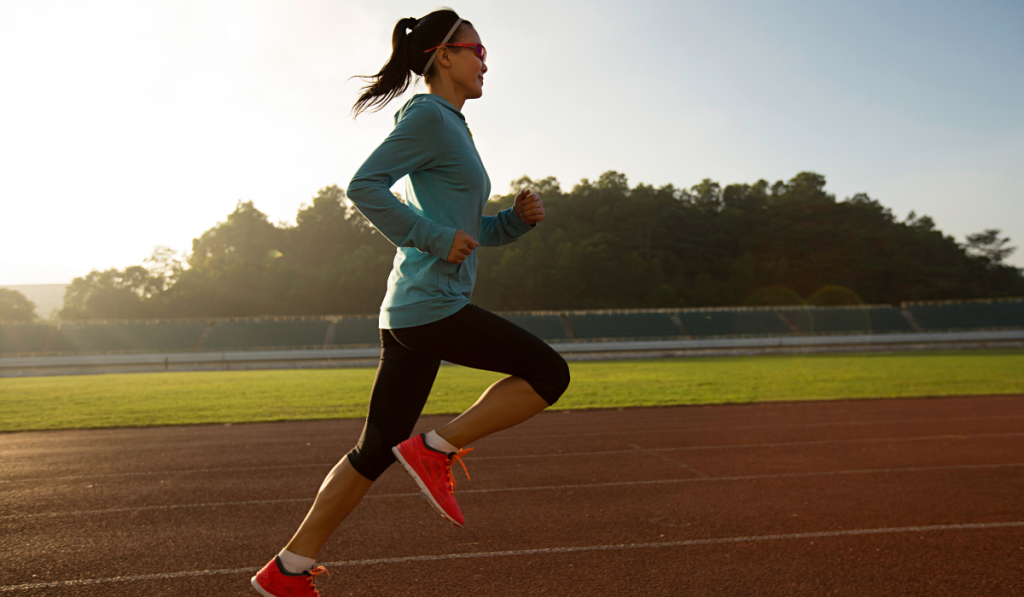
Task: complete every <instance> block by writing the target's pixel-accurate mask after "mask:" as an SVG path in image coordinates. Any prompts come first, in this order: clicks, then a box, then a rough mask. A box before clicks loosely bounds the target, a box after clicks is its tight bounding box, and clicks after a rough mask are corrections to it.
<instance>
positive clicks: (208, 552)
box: [0, 396, 1024, 597]
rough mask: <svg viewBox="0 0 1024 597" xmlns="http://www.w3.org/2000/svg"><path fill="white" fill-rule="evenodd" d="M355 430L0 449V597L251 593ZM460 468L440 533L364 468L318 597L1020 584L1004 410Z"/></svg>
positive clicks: (592, 422) (560, 429)
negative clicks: (456, 523) (454, 506)
mask: <svg viewBox="0 0 1024 597" xmlns="http://www.w3.org/2000/svg"><path fill="white" fill-rule="evenodd" d="M440 420H442V419H440V418H437V417H426V418H424V419H423V420H422V421H421V423H422V427H423V428H425V429H429V428H430V427H433V426H435V425H437V423H438V422H439V421H440ZM361 424H362V422H361V421H352V420H341V421H321V422H300V423H268V424H249V425H233V426H200V427H164V428H153V429H112V430H90V431H60V432H41V433H14V434H6V435H0V455H2V459H0V496H2V499H0V548H2V556H3V557H2V560H0V562H2V563H0V593H3V594H4V595H8V594H9V595H12V596H28V595H48V596H63V595H75V596H83V595H103V596H117V595H132V596H150V595H175V596H179V595H181V596H188V595H197V596H200V595H202V596H205V595H255V594H256V593H254V592H251V589H250V588H249V586H248V582H249V577H250V576H251V575H252V574H253V571H254V570H255V567H257V566H260V565H262V564H263V563H264V561H265V560H267V559H268V558H269V557H270V556H271V555H272V554H274V553H275V552H276V551H277V550H278V549H280V547H281V546H282V545H283V544H284V543H285V542H286V541H287V539H288V538H289V536H290V534H291V533H292V531H293V530H294V528H295V527H296V525H297V524H298V522H299V521H300V520H301V519H302V516H303V515H304V513H305V511H306V508H307V507H308V505H309V503H310V501H311V498H312V496H313V495H314V493H315V491H316V489H317V487H318V486H319V484H320V482H321V480H322V478H323V476H324V474H325V473H326V472H327V471H328V470H329V468H330V467H331V465H332V464H333V462H334V461H335V460H336V459H337V458H338V457H340V456H341V455H342V454H344V453H345V451H347V449H348V448H349V446H350V444H351V443H352V442H353V441H354V440H355V439H356V437H357V436H358V433H359V430H360V427H361ZM466 461H467V465H468V467H469V471H470V474H471V475H472V476H473V479H472V480H471V481H466V480H465V479H464V478H462V476H461V475H462V472H461V470H459V472H458V475H459V477H460V478H459V485H458V491H457V495H458V497H459V502H460V504H461V505H462V508H463V512H464V513H465V515H466V519H467V526H466V527H465V528H462V529H457V528H455V527H452V526H450V525H448V524H447V523H445V522H444V521H443V520H442V519H441V518H440V517H439V516H438V515H437V514H435V513H434V512H433V510H431V509H430V507H429V506H428V505H427V504H426V503H425V502H423V501H421V500H419V499H418V498H417V497H416V496H415V493H414V491H413V485H412V482H411V481H410V480H409V479H408V478H407V477H406V476H405V473H404V472H403V471H402V470H401V469H400V468H399V467H397V466H396V467H392V468H391V469H390V470H389V471H388V472H387V473H385V475H384V476H383V477H382V478H381V480H380V481H379V482H378V483H377V484H376V485H375V486H374V488H373V489H372V490H371V493H370V495H369V497H368V498H367V499H366V500H365V501H364V502H363V504H362V505H361V506H360V507H359V508H358V509H357V510H356V512H355V513H354V514H353V515H352V516H351V517H350V518H349V519H348V520H347V521H346V522H345V523H344V524H343V525H342V526H341V528H340V529H339V530H338V532H337V533H336V534H335V536H334V537H333V538H332V540H331V542H330V543H328V545H327V547H326V548H325V550H324V552H323V553H322V554H321V556H322V557H321V559H322V561H324V562H326V563H327V566H328V568H329V569H330V571H331V573H332V574H333V577H332V578H326V577H321V579H322V580H321V581H320V583H319V584H320V587H321V590H322V591H323V592H324V593H325V597H336V596H342V595H386V596H394V595H424V596H429V595H446V596H459V595H473V596H475V597H488V596H498V595H501V596H514V595H553V596H561V595H587V596H605V595H673V596H675V595H742V596H748V595H971V596H976V595H986V596H988V595H1021V594H1024V568H1022V566H1024V396H992V397H970V398H931V399H907V400H860V401H835V402H803V403H776V404H756V405H744V406H708V407H678V408H649V409H633V410H604V411H576V412H553V413H544V414H542V415H540V416H538V417H536V418H535V419H533V420H531V421H529V422H527V423H525V424H523V425H521V426H519V427H517V428H515V429H512V430H509V431H506V432H503V433H501V434H498V435H496V436H493V437H491V438H487V439H485V440H483V441H481V442H479V444H478V445H477V446H476V450H475V451H474V452H473V454H472V455H470V456H469V457H467V458H466ZM456 468H458V467H456Z"/></svg>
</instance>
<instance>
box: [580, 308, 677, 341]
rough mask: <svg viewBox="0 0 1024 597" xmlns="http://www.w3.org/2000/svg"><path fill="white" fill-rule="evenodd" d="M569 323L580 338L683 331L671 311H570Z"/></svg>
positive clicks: (667, 335)
mask: <svg viewBox="0 0 1024 597" xmlns="http://www.w3.org/2000/svg"><path fill="white" fill-rule="evenodd" d="M569 324H570V325H572V329H573V332H575V333H576V337H577V338H579V339H581V340H596V339H612V338H614V339H623V338H679V337H680V336H682V335H683V333H682V332H681V331H680V330H679V327H678V326H676V324H675V323H673V322H672V318H671V316H670V315H669V314H668V313H660V312H654V313H651V312H648V313H636V312H632V313H630V312H608V313H572V312H570V313H569Z"/></svg>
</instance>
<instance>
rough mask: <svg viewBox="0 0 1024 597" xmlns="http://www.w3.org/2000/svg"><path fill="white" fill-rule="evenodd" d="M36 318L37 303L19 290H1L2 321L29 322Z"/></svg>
mask: <svg viewBox="0 0 1024 597" xmlns="http://www.w3.org/2000/svg"><path fill="white" fill-rule="evenodd" d="M35 318H36V304H35V303H33V302H32V301H30V300H28V298H26V297H25V295H24V294H22V293H20V292H18V291H17V290H12V289H10V288H0V321H7V322H13V321H18V322H28V321H32V320H33V319H35Z"/></svg>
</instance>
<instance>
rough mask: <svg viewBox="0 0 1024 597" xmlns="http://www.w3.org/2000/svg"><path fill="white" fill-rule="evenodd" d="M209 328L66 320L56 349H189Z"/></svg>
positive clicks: (176, 323) (186, 323)
mask: <svg viewBox="0 0 1024 597" xmlns="http://www.w3.org/2000/svg"><path fill="white" fill-rule="evenodd" d="M205 327H206V322H204V321H156V322H134V321H129V322H109V323H64V324H61V326H60V328H58V329H57V336H56V339H55V340H54V344H53V350H54V351H55V352H132V351H155V350H173V351H180V350H188V349H190V348H192V346H193V345H194V344H195V342H196V340H197V339H198V338H199V334H200V333H201V332H202V331H203V328H205Z"/></svg>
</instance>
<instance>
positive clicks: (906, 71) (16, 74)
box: [0, 0, 1024, 285]
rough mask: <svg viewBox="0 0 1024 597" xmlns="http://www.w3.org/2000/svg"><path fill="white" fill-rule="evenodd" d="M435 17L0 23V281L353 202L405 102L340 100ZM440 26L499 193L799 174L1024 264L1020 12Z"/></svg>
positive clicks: (772, 13) (120, 7)
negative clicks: (348, 194)
mask: <svg viewBox="0 0 1024 597" xmlns="http://www.w3.org/2000/svg"><path fill="white" fill-rule="evenodd" d="M436 8H437V5H436V4H434V3H433V2H430V3H427V2H422V1H415V0H407V1H397V0H395V1H383V2H374V3H364V4H358V5H356V4H354V3H350V2H348V3H338V2H330V1H327V0H319V1H309V2H303V3H288V2H280V1H269V0H258V1H255V0H245V1H243V0H214V1H203V2H199V1H196V0H183V1H175V2H170V1H167V0H160V1H156V2H149V3H138V2H130V1H126V0H123V1H113V0H108V1H103V2H94V3H78V2H73V1H71V0H40V1H38V2H15V3H4V4H0V55H2V56H4V58H3V59H2V61H0V85H2V86H3V88H4V89H5V91H6V93H4V94H3V95H0V160H2V162H0V163H2V164H3V173H2V175H0V220H2V222H3V233H2V234H0V253H2V255H3V258H2V259H0V285H15V284H44V283H67V282H70V281H71V279H72V278H74V277H77V276H83V275H85V274H87V273H88V272H89V271H90V270H94V269H96V270H103V269H108V268H111V267H117V268H123V267H126V266H128V265H133V264H139V263H142V262H143V260H144V259H145V258H146V257H148V256H149V255H150V253H151V252H152V251H153V248H154V247H156V246H158V245H165V246H170V247H172V248H174V249H176V250H178V251H180V252H185V251H188V250H190V248H191V241H192V239H193V238H196V237H198V236H199V235H200V234H202V232H203V231H205V230H207V229H209V228H210V227H212V226H214V225H215V224H216V223H217V222H220V221H223V220H224V218H225V217H226V216H227V214H229V213H230V212H231V211H232V210H233V209H234V207H235V204H236V202H237V201H239V200H243V201H248V200H252V201H254V203H255V205H256V207H257V208H258V209H260V210H261V211H263V212H264V213H266V214H267V215H268V216H269V217H270V219H271V221H274V222H289V223H294V220H295V214H296V212H297V211H298V209H299V207H300V205H301V204H303V203H308V202H309V201H310V200H311V198H312V197H313V196H314V195H315V194H316V192H317V190H318V189H320V188H323V187H325V186H328V185H332V184H336V185H338V186H340V187H342V188H344V187H345V186H347V184H348V181H349V179H350V178H351V176H352V174H353V173H354V172H355V170H356V169H357V168H358V167H359V165H360V164H361V163H362V161H363V160H364V159H365V158H366V156H368V155H369V153H370V151H372V149H373V148H374V147H375V146H376V145H377V144H378V143H379V142H380V141H381V140H383V138H384V137H385V136H386V135H387V133H388V132H389V131H390V129H391V126H392V116H393V114H394V112H395V111H396V110H397V109H398V108H399V106H400V105H401V103H402V102H403V101H404V99H405V98H402V99H400V100H398V101H396V102H392V103H391V104H389V105H388V106H387V107H386V108H385V109H384V110H382V111H380V112H378V113H374V114H365V115H363V116H360V117H359V119H358V120H356V121H353V120H352V119H351V117H350V115H349V109H350V107H351V105H352V102H353V101H354V99H355V97H356V95H357V92H358V88H359V86H360V84H361V83H360V81H359V80H358V79H349V78H350V77H352V76H353V75H357V74H371V73H374V72H376V71H377V70H378V69H379V68H380V67H381V65H382V64H383V63H384V62H385V61H386V59H387V57H388V55H389V54H390V36H391V30H392V28H393V27H394V24H395V22H397V20H398V19H399V18H401V17H406V16H410V15H412V16H422V15H424V14H426V13H428V12H430V11H431V10H434V9H436ZM455 8H456V9H457V10H459V11H460V14H461V15H462V16H463V17H464V18H466V19H468V20H470V21H472V22H473V23H474V24H475V25H476V27H477V29H478V31H479V32H480V35H481V37H482V40H483V42H484V44H485V45H487V47H488V54H489V56H488V66H489V67H490V72H488V74H487V75H486V77H485V86H484V97H483V98H482V99H480V100H473V101H470V102H467V104H466V106H465V108H464V110H463V111H464V113H465V114H466V118H467V120H468V122H469V124H470V126H471V128H472V129H473V133H474V139H475V140H476V142H477V146H478V148H479V150H480V153H481V156H482V158H483V160H484V163H485V164H486V166H487V169H488V172H489V174H490V177H491V180H492V186H493V192H494V193H504V192H506V191H507V189H508V184H509V182H510V181H511V180H513V179H516V178H518V177H520V176H522V175H524V174H525V175H528V176H530V177H532V178H535V179H538V178H544V177H546V176H555V177H556V178H557V179H558V180H559V181H560V182H561V184H562V188H563V189H565V190H568V189H570V188H572V186H573V185H575V184H576V183H577V182H579V180H580V179H582V178H589V179H591V180H593V179H595V178H597V177H598V176H600V174H601V173H603V172H605V171H607V170H616V171H619V172H622V173H624V174H626V175H627V176H628V178H629V181H630V184H631V185H636V184H638V183H645V184H652V185H655V186H662V185H665V184H673V185H675V186H676V187H680V188H688V187H690V186H692V185H694V184H696V183H698V182H700V181H701V180H702V179H704V178H711V179H713V180H716V181H717V182H719V183H721V184H723V185H727V184H731V183H753V182H756V181H757V180H758V179H761V178H764V179H766V180H768V181H769V182H774V181H776V180H780V179H781V180H788V179H789V178H791V177H792V176H794V175H795V174H797V173H798V172H800V171H804V170H812V171H815V172H818V173H820V174H823V175H825V176H826V178H827V180H828V186H827V190H828V191H829V192H831V193H833V194H835V195H836V197H837V199H840V200H842V199H844V198H846V197H849V196H852V195H854V194H855V193H858V192H866V193H868V194H869V195H870V196H871V197H872V198H874V199H877V200H879V201H880V202H881V203H882V204H883V205H885V206H887V207H889V208H891V209H892V211H893V212H894V214H895V215H896V216H897V217H898V218H899V219H903V218H904V217H906V215H907V213H908V212H910V211H912V210H913V211H915V212H916V213H917V214H918V215H929V216H931V217H932V218H933V219H934V220H935V222H936V225H937V226H938V228H939V229H940V230H942V231H943V232H944V233H946V234H950V235H953V236H954V237H956V238H957V240H959V241H961V242H962V241H963V239H964V237H965V235H967V234H970V233H973V232H979V231H981V230H984V229H987V228H999V229H1000V230H1002V232H1003V234H1004V235H1007V236H1009V237H1010V238H1011V239H1012V242H1011V244H1012V245H1014V246H1018V247H1021V248H1020V249H1019V250H1018V251H1017V252H1016V253H1015V254H1014V255H1012V256H1011V257H1010V259H1009V262H1010V263H1012V264H1014V265H1016V266H1018V267H1024V168H1022V167H1021V164H1024V102H1021V101H1020V99H1021V97H1024V70H1022V69H1021V68H1020V66H1019V59H1020V57H1021V56H1024V41H1022V40H1024V36H1021V35H1020V34H1019V33H1020V31H1022V30H1024V6H1022V5H1019V4H1013V3H1000V2H979V3H970V4H955V3H949V2H911V3H901V4H900V5H899V6H896V7H894V6H893V5H892V4H891V3H883V2H856V3H854V2H848V3H842V4H839V3H829V4H827V5H820V4H814V3H803V2H796V1H791V2H784V3H776V4H775V5H774V6H773V7H772V9H768V8H764V7H749V6H748V7H742V8H740V7H738V6H730V5H726V3H719V2H712V1H694V2H659V1H653V0H638V1H634V2H628V3H626V2H606V1H599V2H596V3H593V4H592V5H588V8H587V9H586V10H581V9H580V8H579V5H578V4H577V3H552V2H543V3H542V2H536V1H534V0H528V1H526V2H523V3H520V4H517V6H516V9H515V10H509V9H508V8H507V5H503V4H498V3H495V2H490V1H487V2H473V3H471V4H468V5H465V6H458V5H456V6H455ZM416 91H417V92H425V91H426V90H425V88H424V86H423V85H422V84H420V85H419V86H418V88H417V90H416ZM406 97H408V95H407V96H406ZM545 225H557V223H556V222H546V223H545ZM382 283H383V282H382Z"/></svg>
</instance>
